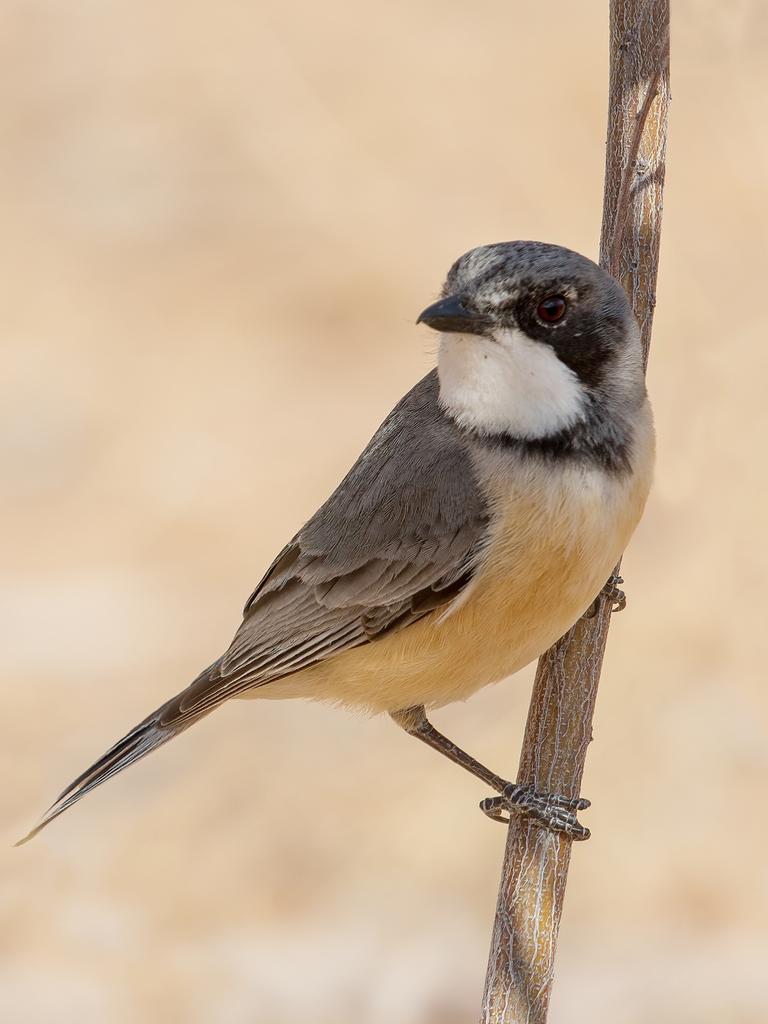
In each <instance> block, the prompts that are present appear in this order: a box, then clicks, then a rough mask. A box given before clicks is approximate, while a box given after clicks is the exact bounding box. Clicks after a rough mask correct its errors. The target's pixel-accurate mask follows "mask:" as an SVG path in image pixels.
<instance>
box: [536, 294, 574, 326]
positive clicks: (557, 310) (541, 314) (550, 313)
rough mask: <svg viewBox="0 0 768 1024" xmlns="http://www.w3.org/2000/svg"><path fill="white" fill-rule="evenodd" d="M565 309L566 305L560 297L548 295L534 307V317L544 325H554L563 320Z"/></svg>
mask: <svg viewBox="0 0 768 1024" xmlns="http://www.w3.org/2000/svg"><path fill="white" fill-rule="evenodd" d="M567 309H568V303H567V302H566V301H565V299H564V298H563V296H562V295H548V296H547V297H546V299H542V300H541V302H540V303H539V304H538V306H537V307H536V316H538V318H539V320H542V321H543V322H544V323H545V324H556V323H557V322H558V320H562V319H563V317H564V316H565V311H566V310H567Z"/></svg>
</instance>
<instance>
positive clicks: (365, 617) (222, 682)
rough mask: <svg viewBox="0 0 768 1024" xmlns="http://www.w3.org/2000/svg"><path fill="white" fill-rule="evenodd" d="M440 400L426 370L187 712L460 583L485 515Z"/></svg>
mask: <svg viewBox="0 0 768 1024" xmlns="http://www.w3.org/2000/svg"><path fill="white" fill-rule="evenodd" d="M437 398H438V383H437V375H436V373H435V372H434V371H433V372H432V373H431V374H429V375H428V376H427V377H425V378H424V379H423V380H422V381H420V382H419V384H417V385H416V387H415V388H413V389H412V390H411V391H410V392H409V393H408V394H407V395H406V396H405V398H404V399H403V400H402V401H401V402H400V403H399V404H398V405H397V406H396V407H395V409H394V410H393V411H392V413H391V414H390V416H389V417H388V418H387V419H386V420H385V421H384V423H383V424H382V426H381V427H380V428H379V430H378V431H377V433H376V434H375V435H374V437H373V439H372V440H371V442H370V444H369V445H368V447H367V448H366V449H365V451H364V452H363V454H362V455H361V456H360V458H359V459H358V461H357V462H356V463H355V465H354V466H353V467H352V469H351V470H350V472H349V473H348V474H347V476H346V477H345V478H344V480H343V481H342V483H341V484H340V485H339V487H338V488H337V490H336V491H335V492H334V493H333V494H332V495H331V497H330V498H329V499H328V501H327V502H326V503H325V504H324V505H323V506H322V507H321V508H320V509H319V510H318V512H317V513H316V514H315V515H314V516H313V517H312V519H311V520H310V521H309V522H308V523H307V524H306V525H305V526H304V527H303V529H301V530H300V531H299V533H298V534H297V535H296V537H295V538H294V539H293V540H292V541H291V543H290V544H288V545H287V547H285V548H284V549H283V551H282V552H281V553H280V555H279V556H278V557H277V559H276V560H275V561H274V562H273V564H272V566H271V567H270V569H269V571H268V572H267V574H266V575H265V577H264V579H263V580H262V581H261V583H260V584H259V586H258V587H257V588H256V590H255V591H254V593H253V594H252V595H251V597H250V598H249V600H248V603H247V604H246V606H245V611H244V619H243V623H242V625H241V626H240V628H239V630H238V631H237V634H236V636H235V638H234V640H233V641H232V644H231V646H230V648H229V650H228V651H227V652H226V654H225V655H224V656H223V657H222V658H221V659H220V660H219V661H218V662H216V663H215V665H214V666H211V669H209V670H208V671H207V672H206V673H204V675H203V676H201V677H200V679H199V680H196V681H195V683H193V684H192V686H191V687H189V688H188V690H187V691H186V693H185V700H184V711H185V713H186V714H191V715H197V714H199V713H201V712H203V711H205V710H207V709H209V708H210V707H212V706H214V705H216V704H219V703H220V702H221V701H222V700H226V699H228V698H229V697H231V696H234V695H235V694H238V693H241V692H242V691H244V690H246V689H250V688H251V687H255V686H262V685H264V684H265V683H268V682H270V681H272V680H274V679H278V678H281V677H283V676H285V675H288V674H291V673H293V672H297V671H299V670H300V669H302V668H306V667H308V666H309V665H312V664H313V663H315V662H318V661H321V660H324V659H326V658H328V657H331V656H332V655H334V654H337V653H339V652H340V651H344V650H348V649H349V648H351V647H356V646H358V645H359V644H363V643H368V642H370V641H372V640H375V639H376V638H378V637H380V636H382V635H383V634H385V633H387V632H389V631H391V630H393V629H402V628H404V627H405V626H407V625H409V624H410V623H412V622H414V621H416V620H417V619H419V618H421V617H422V616H423V615H425V614H427V613H428V612H429V611H431V610H433V609H434V608H437V607H439V606H440V605H441V604H445V603H446V602H448V601H450V600H451V599H452V598H453V597H455V596H456V595H457V594H458V593H459V592H460V591H461V589H462V588H463V587H464V586H465V585H466V584H467V582H468V581H469V579H470V578H471V576H472V574H473V571H474V568H475V566H476V564H477V561H478V557H479V554H480V552H481V550H482V546H483V543H484V540H485V537H486V534H487V528H488V521H489V513H488V509H487V506H486V502H485V499H484V497H483V495H482V493H481V491H480V489H479V488H478V485H477V483H476V481H475V478H474V474H473V471H472V465H471V460H470V456H469V453H468V450H467V448H466V446H465V444H464V442H463V439H462V437H461V434H460V433H459V430H458V428H457V427H456V426H455V424H454V423H453V422H452V421H451V420H450V419H448V418H447V417H446V416H445V414H444V413H443V412H442V410H441V409H440V407H439V405H438V401H437ZM195 691H197V692H195Z"/></svg>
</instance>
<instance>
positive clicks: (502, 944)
mask: <svg viewBox="0 0 768 1024" xmlns="http://www.w3.org/2000/svg"><path fill="white" fill-rule="evenodd" d="M668 102H669V0H610V83H609V99H608V141H607V153H606V174H605V191H604V197H603V224H602V233H601V240H600V263H601V265H602V266H603V267H604V268H605V269H607V270H609V271H610V272H611V273H612V274H613V275H614V276H615V277H617V278H618V279H619V280H620V281H621V282H622V284H623V285H624V287H625V289H626V291H627V294H628V295H629V297H630V300H631V302H632V306H633V309H634V312H635V316H636V317H637V320H638V323H639V325H640V331H641V337H642V341H643V349H644V354H645V358H646V361H647V356H648V347H649V343H650V336H651V325H652V320H653V310H654V306H655V302H656V299H655V289H656V275H657V268H658V257H659V242H660V237H661V216H662V193H663V186H664V159H665V149H666V135H667V107H668ZM611 606H612V601H611V600H608V599H602V600H601V601H600V602H599V606H598V610H597V613H596V614H595V615H593V616H592V617H588V618H587V617H585V618H583V619H581V620H580V621H579V622H577V623H576V624H575V625H574V626H573V627H572V628H571V629H570V630H569V632H568V633H567V634H566V635H565V636H564V637H562V639H561V640H559V641H558V643H557V644H555V646H554V647H552V648H551V649H550V650H549V651H547V652H546V654H544V655H543V656H542V657H541V659H540V660H539V666H538V670H537V673H536V680H535V683H534V687H533V695H532V697H531V705H530V709H529V713H528V721H527V724H526V730H525V738H524V740H523V749H522V754H521V757H520V767H519V771H518V776H517V778H518V781H519V782H526V783H533V784H534V785H535V787H536V789H539V790H544V791H547V792H552V793H562V794H564V795H565V796H572V797H575V796H578V794H579V790H580V787H581V777H582V774H583V771H584V761H585V758H586V753H587V747H588V745H589V743H590V741H591V738H592V716H593V712H594V707H595V699H596V697H597V687H598V683H599V680H600V670H601V667H602V662H603V654H604V652H605V644H606V640H607V637H608V626H609V623H610V616H611ZM570 855H571V841H570V839H567V838H564V837H563V836H561V835H556V834H554V833H551V832H547V831H545V830H543V829H541V828H538V827H536V826H535V825H532V824H530V823H529V822H528V821H526V819H524V818H519V817H516V816H514V815H513V816H512V821H511V823H510V826H509V831H508V835H507V845H506V849H505V854H504V865H503V869H502V879H501V887H500V891H499V899H498V905H497V909H496V919H495V923H494V929H493V937H492V940H491V951H490V957H489V961H488V973H487V977H486V985H485V992H484V996H483V1007H482V1014H481V1024H544V1022H545V1021H546V1018H547V1010H548V1006H549V997H550V992H551V987H552V979H553V974H554V961H555V946H556V942H557V933H558V929H559V925H560V917H561V913H562V907H563V897H564V895H565V886H566V881H567V876H568V865H569V861H570Z"/></svg>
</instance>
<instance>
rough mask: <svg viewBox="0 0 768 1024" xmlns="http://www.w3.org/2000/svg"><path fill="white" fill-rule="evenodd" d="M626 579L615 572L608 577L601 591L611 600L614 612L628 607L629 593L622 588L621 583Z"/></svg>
mask: <svg viewBox="0 0 768 1024" xmlns="http://www.w3.org/2000/svg"><path fill="white" fill-rule="evenodd" d="M623 582H624V580H623V579H622V578H621V576H619V575H618V574H616V573H614V574H613V576H611V577H610V578H609V579H608V582H607V583H606V584H605V586H604V587H603V589H602V590H601V591H600V593H601V595H602V596H603V597H607V598H608V600H609V601H610V602H611V611H612V612H623V611H624V609H625V608H626V607H627V595H626V594H625V593H624V591H623V590H622V589H621V585H622V583H623Z"/></svg>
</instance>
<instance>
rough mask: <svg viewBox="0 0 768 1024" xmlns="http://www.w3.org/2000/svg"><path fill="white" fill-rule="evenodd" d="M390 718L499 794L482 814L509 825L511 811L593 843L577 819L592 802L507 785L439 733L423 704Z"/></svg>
mask: <svg viewBox="0 0 768 1024" xmlns="http://www.w3.org/2000/svg"><path fill="white" fill-rule="evenodd" d="M390 715H391V717H392V719H393V720H394V721H395V722H396V723H397V724H398V725H399V726H400V728H401V729H404V730H405V731H406V732H407V733H408V734H409V735H410V736H415V737H416V738H417V739H419V740H421V741H422V743H426V744H427V746H429V747H432V749H433V750H437V751H438V752H439V753H441V754H443V756H444V757H447V758H449V760H451V761H453V762H454V764H458V765H460V766H461V767H462V768H464V769H466V771H468V772H471V773H472V775H474V776H476V777H477V778H478V779H481V780H482V781H483V782H485V783H486V784H487V785H489V786H490V787H491V789H494V790H496V792H497V793H498V794H499V795H498V796H492V797H488V798H487V799H485V800H482V801H481V802H480V810H481V811H483V812H484V813H485V814H487V815H488V817H489V818H493V820H494V821H501V822H503V823H504V824H508V823H509V818H507V817H505V816H504V815H503V814H502V813H501V812H502V811H508V812H509V814H513V813H514V814H521V815H525V816H527V817H530V818H533V820H534V821H537V822H539V823H540V824H541V825H544V826H545V827H546V828H548V829H551V830H552V831H553V832H563V833H565V834H566V835H568V836H571V838H573V839H589V829H587V828H584V826H583V825H581V824H580V823H579V821H578V820H577V818H576V812H577V811H583V810H585V809H586V808H587V807H589V800H584V799H583V798H581V797H579V798H575V799H572V798H571V797H566V796H559V795H557V794H554V793H539V792H537V791H536V790H535V789H534V788H533V786H529V785H526V784H525V783H517V782H507V780H506V779H502V777H501V776H500V775H497V774H496V773H495V772H492V771H491V770H490V769H489V768H486V767H485V765H484V764H481V763H480V762H479V761H477V760H476V759H475V758H474V757H472V756H471V755H470V754H468V753H467V752H466V751H464V750H462V749H461V747H457V746H456V744H455V743H454V742H453V741H452V740H449V739H448V737H447V736H443V734H442V733H441V732H438V731H437V729H435V727H434V726H433V725H432V723H431V722H430V721H429V719H428V718H427V715H426V712H425V710H424V705H423V704H418V705H416V706H415V707H412V708H404V709H403V710H401V711H392V712H390Z"/></svg>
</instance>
